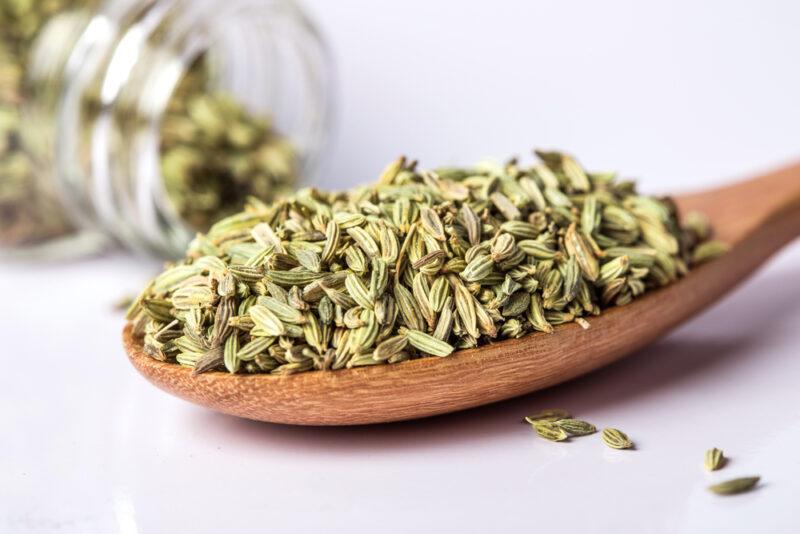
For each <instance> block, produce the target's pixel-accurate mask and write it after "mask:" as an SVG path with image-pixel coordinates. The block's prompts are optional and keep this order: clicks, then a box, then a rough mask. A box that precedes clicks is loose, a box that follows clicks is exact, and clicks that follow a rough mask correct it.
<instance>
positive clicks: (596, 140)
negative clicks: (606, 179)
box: [305, 0, 800, 192]
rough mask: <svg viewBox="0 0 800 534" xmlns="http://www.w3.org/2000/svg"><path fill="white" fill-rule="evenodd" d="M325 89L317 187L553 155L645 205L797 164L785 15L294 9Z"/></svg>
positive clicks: (461, 5) (789, 21) (770, 4)
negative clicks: (310, 30)
mask: <svg viewBox="0 0 800 534" xmlns="http://www.w3.org/2000/svg"><path fill="white" fill-rule="evenodd" d="M305 5H306V6H307V7H308V10H309V12H310V13H311V14H312V15H313V16H314V18H315V19H316V20H317V21H319V23H320V27H321V29H322V30H323V32H324V35H325V37H326V38H327V39H328V42H329V44H330V47H331V50H332V51H333V53H334V58H335V61H336V72H337V75H338V76H337V77H338V97H339V104H338V106H337V109H336V111H337V118H338V127H337V129H336V135H335V137H334V140H333V144H332V146H331V151H330V153H329V155H328V159H327V160H326V163H327V164H326V165H324V166H323V168H322V170H321V175H322V176H325V179H326V181H327V180H330V181H331V182H332V183H334V181H335V183H336V184H337V185H338V184H341V185H342V186H344V185H351V184H354V183H359V182H363V181H364V180H369V179H371V178H372V177H374V176H375V175H376V173H378V172H380V169H382V167H383V165H385V164H386V163H387V162H388V161H390V160H391V159H393V158H394V157H396V156H397V155H398V153H400V152H403V153H407V154H409V155H411V156H413V157H416V158H419V159H420V160H421V162H422V164H423V165H431V166H434V165H439V164H447V163H460V164H468V163H471V162H474V161H476V160H477V159H479V158H482V157H494V158H505V157H506V155H510V154H519V155H523V156H529V154H530V152H529V150H530V148H532V147H534V146H536V147H543V148H559V149H563V150H566V151H569V152H571V153H573V154H575V155H576V156H577V157H578V158H579V159H580V161H581V162H582V163H583V164H584V165H585V166H586V167H587V168H591V169H595V168H596V169H601V168H607V169H613V170H619V171H621V172H622V173H623V174H624V175H626V176H632V177H636V178H637V179H638V180H640V182H641V184H642V188H643V190H645V191H673V192H674V191H676V190H678V189H686V188H700V187H705V186H707V185H710V184H715V183H721V182H724V181H726V180H729V179H731V178H734V177H737V176H742V177H743V176H746V175H747V174H748V173H752V172H755V171H758V170H761V169H763V168H765V167H769V166H772V165H776V164H780V163H782V162H786V161H787V160H791V159H793V158H796V157H797V156H798V146H800V130H798V126H797V125H798V124H800V100H799V99H798V98H797V95H798V94H800V71H798V69H797V68H795V67H796V65H797V58H798V53H800V35H798V33H797V31H796V26H797V21H798V20H799V19H800V6H798V4H797V3H795V2H786V1H765V2H725V1H710V2H690V1H684V0H679V1H675V2H662V3H658V4H653V3H643V2H636V1H620V0H613V1H611V2H584V1H566V2H519V1H513V0H498V1H494V2H476V1H458V2H450V1H442V2H426V1H424V0H408V1H405V2H359V1H355V0H352V1H347V0H344V1H340V2H334V3H331V2H325V1H323V0H306V1H305Z"/></svg>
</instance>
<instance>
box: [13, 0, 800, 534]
mask: <svg viewBox="0 0 800 534" xmlns="http://www.w3.org/2000/svg"><path fill="white" fill-rule="evenodd" d="M16 1H19V2H23V3H24V1H23V0H16ZM203 2H205V0H202V1H201V0H198V1H197V2H196V3H195V5H200V4H201V3H203ZM223 3H224V2H223ZM228 3H231V2H228ZM265 3H271V2H265ZM189 4H191V2H190V3H189ZM189 4H187V5H189ZM9 5H10V4H9ZM300 5H301V7H302V9H303V10H304V11H305V12H306V13H307V14H308V16H309V18H310V19H311V20H312V21H313V23H314V24H315V25H316V27H317V28H318V30H319V32H320V34H321V36H322V38H323V42H324V43H325V49H326V50H327V54H328V55H329V57H330V60H331V63H329V64H327V65H330V66H331V67H332V74H333V78H332V80H333V81H332V83H331V84H326V85H325V91H331V95H332V97H333V98H332V100H330V109H331V110H332V112H333V119H334V120H333V125H332V127H331V129H330V133H329V135H328V136H327V139H326V141H325V143H324V144H322V145H321V146H320V147H319V151H318V154H319V155H320V158H321V159H320V161H319V164H318V165H316V166H315V169H316V170H315V171H314V173H313V175H312V176H311V177H308V178H306V182H305V183H312V184H315V185H319V186H320V187H325V188H345V187H349V186H352V185H355V184H359V183H364V182H367V181H371V180H373V179H375V178H376V177H377V175H378V174H379V173H380V171H381V169H383V167H384V166H385V165H386V164H387V163H388V162H389V161H391V160H393V159H394V158H396V157H397V156H398V155H400V154H406V155H408V156H410V157H413V158H418V159H419V160H420V162H421V165H422V166H423V167H434V166H440V165H448V164H471V163H474V162H476V161H479V160H481V159H484V158H487V157H488V158H496V159H500V160H502V159H505V158H506V157H508V156H512V155H519V156H522V157H525V158H530V157H531V156H530V150H531V149H532V148H533V147H541V148H553V149H562V150H565V151H568V152H570V153H572V154H574V155H575V156H576V157H577V158H578V159H579V161H580V162H581V163H582V164H584V166H586V167H587V168H589V169H597V170H606V169H608V170H618V171H620V172H621V173H622V174H623V175H624V176H626V177H631V178H636V179H637V180H638V181H639V186H640V190H641V191H643V192H652V193H674V192H679V191H682V190H687V189H704V188H708V187H711V186H714V185H719V184H724V183H727V182H729V181H731V180H734V179H738V178H745V177H747V176H749V175H753V174H756V173H758V172H760V171H762V170H766V169H769V168H771V167H774V166H778V165H781V164H783V163H787V162H790V161H793V160H798V159H800V127H798V125H800V98H798V95H800V70H798V68H797V66H798V63H799V62H798V60H800V32H798V31H797V27H798V21H800V3H797V2H792V1H787V0H773V1H759V2H755V1H753V2H729V1H721V0H714V1H708V2H690V1H687V0H679V1H673V2H661V3H653V2H636V1H618V0H617V1H609V2H592V1H564V2H548V1H531V2H523V1H511V0H494V1H492V2H486V1H471V0H459V1H444V0H441V1H437V2H431V1H425V0H404V1H402V2H388V1H382V2H365V1H357V0H338V1H336V2H331V1H326V0H303V2H302V4H300ZM238 24H240V25H241V26H234V28H237V29H240V28H244V27H245V26H246V22H245V21H241V20H240V21H239V22H238ZM4 29H6V30H7V29H8V27H5V28H4ZM232 33H234V34H236V32H232ZM239 35H240V36H243V40H241V42H239V41H236V40H235V39H234V40H233V41H231V42H232V43H234V46H233V48H229V49H228V51H229V52H230V51H233V52H236V50H240V51H242V55H241V57H245V58H247V61H245V64H246V65H253V63H251V62H250V61H251V60H252V59H253V57H257V56H252V55H249V54H251V53H252V51H253V50H259V46H260V44H259V43H260V41H258V40H256V41H255V46H254V45H253V42H250V41H247V40H246V39H244V36H246V35H247V34H246V32H244V31H242V32H240V33H239ZM236 43H238V44H236ZM248 43H249V44H248ZM237 47H239V48H237ZM245 51H247V52H248V54H245V53H244V52H245ZM231 57H234V58H235V57H238V56H237V54H235V53H234V54H233V55H232V56H231ZM241 57H240V59H241ZM229 63H230V64H231V65H233V64H234V63H236V61H234V60H231V61H230V62H229ZM236 72H241V71H240V70H234V71H232V73H236ZM228 74H230V75H229V76H227V77H225V76H223V78H226V79H227V81H228V82H230V83H231V84H232V85H231V87H238V88H239V89H241V95H242V96H243V98H244V100H245V101H247V102H249V103H251V104H253V107H258V105H257V104H259V102H260V100H259V95H260V93H259V92H258V91H256V90H255V89H256V88H258V87H260V85H259V84H255V85H250V84H249V82H248V80H250V78H247V77H245V78H239V77H237V76H235V75H233V74H231V73H228ZM262 74H263V73H262ZM267 74H269V73H268V72H267ZM262 78H263V79H264V80H267V81H268V79H269V76H268V75H267V76H265V77H264V76H262V77H261V78H258V79H259V80H262ZM264 80H262V81H264ZM265 83H267V82H265ZM237 84H238V85H237ZM305 98H306V97H302V98H300V97H298V98H297V99H295V102H294V104H298V102H299V103H303V102H307V100H305ZM326 98H327V97H326ZM312 101H314V102H317V103H318V104H319V101H318V100H313V98H312ZM270 102H271V101H270ZM270 102H267V104H269V103H270ZM262 103H263V102H262ZM136 139H137V138H135V137H133V136H131V137H123V138H122V139H121V140H120V139H117V141H118V142H119V141H121V144H122V145H123V146H128V145H130V146H133V145H134V144H135V143H134V141H135V140H136ZM310 146H313V145H310ZM315 153H317V152H316V151H315ZM148 163H153V162H152V161H149V162H148ZM5 178H7V176H1V175H0V179H5ZM121 205H123V206H127V204H124V203H123V204H121ZM112 207H113V206H112ZM128 207H129V206H128ZM119 213H120V212H119V211H115V209H110V210H109V211H108V212H107V213H105V214H104V217H106V218H107V221H106V223H104V225H102V226H103V228H106V229H107V228H110V227H111V226H110V222H114V218H115V217H116V216H117V215H119ZM109 221H110V222H109ZM798 245H799V244H798V243H794V244H793V245H791V246H789V247H787V248H786V249H785V250H784V251H783V252H781V253H780V254H779V255H778V256H777V257H776V258H774V259H773V260H771V261H770V262H769V264H768V265H767V266H766V267H765V268H764V269H763V270H762V271H760V272H759V273H758V274H757V275H755V276H754V277H753V278H752V279H751V280H750V281H748V282H747V283H746V284H744V285H743V286H742V287H741V288H739V289H738V290H737V291H735V292H734V293H733V294H732V295H730V296H729V297H728V298H726V299H724V300H723V301H721V303H720V304H719V305H717V306H715V307H714V308H712V309H710V310H708V311H707V312H706V313H704V314H702V315H701V316H700V317H698V318H697V319H695V320H693V321H692V322H690V323H689V324H687V325H686V326H684V327H682V328H680V329H678V330H676V331H675V332H674V333H672V334H671V335H670V336H668V337H666V338H665V339H663V340H662V341H660V342H658V343H656V344H655V345H653V346H652V347H649V348H648V349H646V350H643V351H640V352H639V353H638V354H637V355H635V356H633V357H631V358H629V359H626V360H625V361H622V362H620V363H618V364H616V365H614V366H611V367H609V368H607V369H605V370H602V371H600V372H598V373H595V374H592V375H590V376H587V377H584V378H582V379H579V380H577V381H573V382H571V383H568V384H565V385H563V386H559V387H557V388H553V389H550V390H548V391H545V392H542V393H539V394H534V395H529V396H526V397H522V398H519V399H515V400H512V401H509V402H505V403H501V404H498V405H494V406H488V407H484V408H480V409H477V410H471V411H468V412H465V413H461V414H456V415H453V416H447V417H438V418H433V419H429V420H425V421H418V422H409V423H401V424H393V425H384V426H380V427H370V428H344V429H327V428H294V427H283V426H277V425H266V424H257V423H253V422H249V421H244V420H238V419H234V418H230V417H227V416H223V415H219V414H215V413H211V412H209V411H206V410H203V409H201V408H198V407H195V406H193V405H190V404H188V403H184V402H183V401H180V400H178V399H175V398H172V397H170V396H168V395H166V394H164V393H162V392H160V391H158V390H157V389H155V388H154V387H152V386H151V385H150V384H148V383H146V382H145V381H144V380H143V379H142V378H141V377H139V376H138V375H137V374H136V372H135V371H134V370H133V368H132V367H131V366H130V365H129V364H128V362H127V361H126V357H125V354H124V351H123V349H122V346H121V342H120V332H121V329H122V327H123V322H124V320H123V318H122V316H121V313H120V312H119V311H115V309H114V307H115V303H116V302H117V301H119V300H120V299H121V298H123V297H126V296H129V295H131V294H135V293H136V292H138V291H139V290H140V289H141V287H143V285H144V284H145V283H146V281H147V280H148V279H149V278H150V277H151V276H152V275H153V274H155V273H156V272H157V271H158V269H159V268H160V266H161V261H162V260H161V259H160V258H158V257H154V256H152V255H146V254H144V255H143V254H133V253H130V252H126V251H124V250H122V249H121V248H119V247H116V248H114V247H112V248H111V249H105V251H104V252H103V253H101V254H97V253H93V254H86V255H79V256H78V257H77V258H75V257H73V258H71V259H69V260H58V259H55V260H53V259H50V260H48V261H43V260H41V259H37V260H33V259H30V258H28V259H24V258H23V259H20V258H17V259H14V260H3V261H1V262H0V295H2V296H3V302H4V305H3V306H2V308H0V319H1V320H0V340H2V341H3V342H4V344H3V349H2V351H0V354H2V356H0V357H1V358H2V361H3V364H4V365H3V367H4V370H3V372H0V421H3V425H4V429H5V433H4V435H3V438H2V439H0V532H3V533H11V534H16V533H28V532H59V533H65V532H66V533H73V532H74V533H80V534H86V533H109V532H119V533H123V534H135V533H151V532H181V531H186V530H191V531H193V532H198V533H200V532H242V533H245V532H264V531H269V532H308V531H314V532H335V531H341V532H348V533H351V532H375V531H378V532H398V533H399V532H408V531H410V530H412V529H415V530H417V531H420V532H425V531H437V532H448V531H454V532H459V533H467V532H480V533H485V532H517V531H525V532H530V531H531V529H532V528H538V529H540V530H541V529H556V528H558V529H559V530H563V529H566V530H567V531H570V530H572V528H573V527H577V526H578V525H577V523H580V528H581V530H582V531H584V532H608V531H611V530H612V529H613V530H614V531H616V532H628V531H630V532H664V533H667V532H687V533H703V534H707V533H709V532H726V533H727V534H732V533H749V532H752V531H753V526H754V525H758V526H759V528H760V529H762V530H766V531H772V532H792V531H796V527H797V526H798V519H797V517H796V514H795V513H794V507H793V502H794V499H795V496H796V495H797V494H798V492H800V481H798V479H797V476H796V475H797V473H798V470H800V464H798V460H797V454H796V451H797V448H798V447H800V411H799V410H800V408H798V407H800V402H799V401H800V399H799V398H798V393H797V387H796V386H797V376H798V373H800V359H798V358H797V347H798V346H800V338H798V332H797V325H798V324H800V304H799V303H800V300H799V299H798V298H797V289H798V286H797V283H796V280H797V273H798V270H799V269H800V247H799V246H798ZM538 408H567V409H570V410H573V412H574V413H576V414H578V415H579V416H581V417H583V418H585V419H587V420H589V421H592V422H596V423H597V425H598V426H607V425H608V426H618V427H620V428H622V429H623V430H625V431H626V432H628V433H629V434H630V435H631V437H632V438H633V439H634V441H636V443H637V447H638V450H637V451H633V452H631V453H630V454H627V455H624V454H623V455H618V454H615V451H609V450H603V449H602V447H601V446H600V445H599V444H598V443H597V442H596V441H592V440H587V441H576V442H575V443H570V444H567V445H566V446H565V447H553V445H554V444H551V443H545V442H544V441H543V440H536V439H534V436H532V435H531V433H530V429H529V428H527V427H525V426H524V425H519V424H518V420H519V418H520V417H521V416H523V415H525V414H526V413H529V412H531V411H533V410H535V409H538ZM556 445H557V444H556ZM713 446H717V447H720V448H723V449H724V450H725V451H726V454H728V455H730V456H731V458H732V460H731V464H730V468H729V471H726V473H725V474H726V475H727V474H730V475H731V476H738V475H749V474H761V475H762V476H763V477H764V481H765V482H764V484H763V486H762V488H760V489H759V490H758V491H756V492H754V493H753V494H751V495H748V496H743V497H742V498H739V497H737V498H733V499H729V500H726V499H716V498H715V497H714V496H712V495H710V494H709V493H708V492H707V491H706V486H707V485H708V484H709V483H711V481H712V480H714V479H712V476H711V475H708V474H706V473H704V472H703V471H702V468H701V463H702V454H703V451H705V450H706V449H707V448H709V447H713ZM576 521H577V523H576Z"/></svg>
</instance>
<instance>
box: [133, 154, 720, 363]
mask: <svg viewBox="0 0 800 534" xmlns="http://www.w3.org/2000/svg"><path fill="white" fill-rule="evenodd" d="M536 154H537V155H538V156H539V158H540V159H541V163H537V164H534V165H532V166H522V165H520V164H519V163H518V162H517V160H511V161H509V162H508V163H507V164H505V165H488V164H487V165H481V166H478V167H476V168H472V169H469V168H466V169H460V168H443V169H438V170H435V171H421V170H419V169H417V164H416V162H410V161H407V160H406V159H405V158H400V159H398V160H397V161H395V162H393V163H391V164H390V165H389V166H388V167H387V168H386V169H385V170H384V172H383V173H382V174H381V176H380V178H379V180H378V181H377V183H374V184H372V185H368V186H365V187H361V188H357V189H353V190H351V191H347V192H340V193H331V192H324V191H319V190H316V189H310V188H309V189H303V190H300V191H298V192H297V193H296V194H294V195H293V196H291V197H288V198H285V199H283V200H280V201H277V202H274V203H271V204H265V203H263V202H260V201H258V200H255V199H253V200H251V202H250V203H249V204H248V205H247V207H246V209H245V210H244V211H243V212H242V213H239V214H236V215H233V216H230V217H228V218H225V219H223V220H221V221H219V222H218V223H216V224H215V225H214V226H213V227H212V228H211V229H210V230H209V232H208V233H207V234H205V235H198V236H197V238H196V239H195V240H194V241H193V242H192V244H191V245H190V246H189V250H188V252H187V254H186V258H185V259H184V260H183V261H182V262H180V263H177V264H174V265H172V266H171V267H169V268H168V269H167V270H166V271H164V272H163V273H162V274H160V275H159V276H158V277H156V278H155V279H154V280H153V281H152V282H151V283H150V284H149V285H148V286H147V288H145V290H144V291H143V293H142V294H141V295H140V296H139V297H138V298H137V299H136V301H135V302H134V303H133V305H132V306H131V309H130V310H129V312H128V319H129V321H130V322H131V323H132V325H133V331H134V334H135V335H137V336H139V337H141V338H142V339H143V345H144V350H145V352H146V353H147V354H149V355H150V356H152V357H153V358H156V359H158V360H161V361H168V362H177V363H179V364H181V365H185V366H189V367H193V368H194V369H195V371H196V372H204V371H209V370H223V369H226V370H227V371H228V372H231V373H272V374H290V373H297V372H302V371H311V370H331V369H334V370H335V369H342V368H350V367H355V366H364V365H383V364H388V363H398V362H402V361H405V360H410V359H414V358H420V357H425V356H440V357H444V356H448V355H449V354H451V353H452V352H453V351H454V350H457V349H465V348H471V347H476V346H479V345H483V344H486V343H490V342H492V341H493V340H499V339H504V338H516V337H521V336H524V335H526V334H529V333H531V332H534V331H539V332H552V330H553V326H555V325H559V324H562V323H567V322H571V321H577V322H580V323H581V324H582V326H584V327H588V326H589V322H588V321H587V318H589V317H591V316H594V315H598V314H600V313H601V311H602V310H603V309H604V308H606V307H609V306H614V305H616V306H622V305H625V304H628V303H630V302H631V301H632V300H633V299H634V298H636V297H638V296H640V295H642V294H643V293H645V292H646V291H648V290H649V289H652V288H657V287H660V286H664V285H667V284H669V283H670V282H672V281H674V280H676V279H678V278H679V277H680V276H682V275H684V274H686V273H687V272H688V269H689V266H690V265H691V264H693V263H698V262H701V261H705V260H707V259H710V258H712V257H714V256H715V255H718V254H719V253H721V252H723V251H724V246H723V245H721V244H719V243H717V242H713V241H708V239H709V233H710V232H709V228H708V225H707V224H706V223H705V222H704V221H703V219H702V218H701V217H699V216H691V217H687V222H686V223H685V224H684V226H681V225H680V224H679V222H678V216H677V213H676V208H675V205H674V204H673V203H672V202H671V201H670V200H669V199H668V198H663V199H659V198H654V197H648V196H641V195H638V194H637V193H636V190H635V187H634V184H633V183H632V182H629V181H619V180H617V179H616V176H615V175H614V174H613V173H589V172H586V171H584V169H583V168H581V166H580V165H579V164H578V163H577V162H576V161H575V159H573V158H572V157H570V156H568V155H566V154H562V153H558V152H541V151H537V152H536Z"/></svg>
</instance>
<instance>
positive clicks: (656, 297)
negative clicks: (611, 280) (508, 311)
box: [123, 164, 800, 425]
mask: <svg viewBox="0 0 800 534" xmlns="http://www.w3.org/2000/svg"><path fill="white" fill-rule="evenodd" d="M675 201H676V203H677V204H678V207H679V209H680V210H681V212H682V213H686V212H688V211H694V210H697V211H701V212H703V213H704V214H705V215H706V216H707V217H708V218H709V220H710V222H711V224H712V226H713V228H714V229H715V237H716V238H718V239H720V240H722V241H724V242H726V243H728V244H729V245H730V247H731V249H730V251H729V252H728V253H727V254H725V255H724V256H722V257H720V258H718V259H716V260H714V261H712V262H709V263H708V264H706V265H702V266H700V267H698V268H696V269H692V271H691V272H690V273H689V274H688V275H687V276H686V277H684V278H683V279H681V280H679V281H677V282H675V283H673V284H670V285H669V286H667V287H665V288H662V289H658V290H654V291H651V292H648V293H646V294H645V295H644V296H642V297H641V298H638V299H636V300H634V301H633V302H632V303H631V304H629V305H627V306H624V307H618V308H611V309H608V310H605V311H604V312H603V314H602V315H600V316H598V317H590V318H589V319H588V320H589V323H590V328H588V329H583V328H582V327H581V326H579V325H578V324H575V323H570V324H566V325H562V326H559V327H557V328H556V329H555V332H554V333H553V334H542V333H536V334H530V335H527V336H524V337H522V338H519V339H509V340H505V341H499V342H496V343H493V344H490V345H486V346H482V347H479V348H476V349H470V350H461V351H457V352H455V353H453V354H452V355H450V356H448V357H445V358H436V357H428V358H421V359H417V360H411V361H406V362H402V363H398V364H393V365H381V366H371V367H360V368H353V369H343V370H339V371H316V372H306V373H299V374H296V375H289V376H275V375H269V374H255V375H232V374H229V373H224V372H209V373H204V374H199V375H194V374H193V373H192V370H191V369H189V368H186V367H182V366H179V365H176V364H174V363H165V362H160V361H157V360H155V359H153V358H151V357H149V356H147V355H146V354H145V353H144V351H143V348H142V344H141V342H140V340H138V339H136V338H135V337H134V336H133V335H132V332H131V329H130V327H126V329H125V331H124V333H123V341H124V344H125V349H126V351H127V354H128V358H129V359H130V362H131V363H132V364H133V365H134V367H136V369H137V370H138V371H139V372H140V373H141V374H142V375H143V376H144V377H145V378H147V379H148V380H149V381H150V382H152V383H153V384H155V385H156V386H158V387H159V388H161V389H163V390H164V391H167V392H168V393H171V394H173V395H176V396H178V397H181V398H183V399H185V400H188V401H190V402H193V403H195V404H199V405H202V406H205V407H208V408H211V409H213V410H217V411H219V412H223V413H227V414H231V415H236V416H239V417H245V418H248V419H255V420H260V421H270V422H277V423H288V424H301V425H355V424H368V423H382V422H390V421H401V420H406V419H415V418H420V417H427V416H432V415H437V414H443V413H448V412H453V411H457V410H463V409H466V408H471V407H475V406H480V405H483V404H488V403H492V402H497V401H500V400H504V399H508V398H511V397H515V396H518V395H522V394H525V393H530V392H532V391H536V390H539V389H543V388H546V387H549V386H553V385H556V384H559V383H561V382H564V381H567V380H570V379H572V378H575V377H578V376H580V375H583V374H585V373H588V372H590V371H593V370H595V369H598V368H600V367H603V366H605V365H608V364H610V363H612V362H614V361H616V360H618V359H620V358H621V357H623V356H625V355H627V354H630V353H632V352H635V351H636V350H638V349H641V348H642V347H644V346H646V345H648V344H649V343H651V342H653V341H655V340H656V339H658V338H659V337H661V336H663V335H664V334H666V333H667V332H669V331H670V330H672V329H674V328H675V327H677V326H678V325H680V324H681V323H683V322H684V321H686V320H688V319H690V318H691V317H693V316H694V315H696V314H697V313H699V312H701V311H703V310H705V309H707V308H708V307H709V306H710V305H711V304H712V303H714V302H715V301H717V300H718V299H720V298H721V297H722V296H723V295H725V294H726V293H727V292H729V291H730V290H731V289H733V288H734V287H735V286H736V285H737V284H738V283H739V282H741V281H742V280H744V279H745V278H746V277H747V276H748V275H749V274H751V273H752V272H753V271H755V270H756V269H757V268H758V267H759V266H760V265H761V264H762V263H763V262H765V261H766V260H767V259H768V258H769V257H770V256H771V255H772V254H773V253H775V252H776V251H777V250H779V249H780V248H781V247H782V246H783V245H785V244H786V243H788V242H789V241H791V240H792V239H793V238H794V237H796V236H797V235H798V234H800V164H797V165H793V166H789V167H786V168H783V169H780V170H778V171H775V172H771V173H768V174H765V175H763V176H760V177H757V178H753V179H751V180H748V181H744V182H740V183H737V184H734V185H731V186H728V187H723V188H719V189H715V190H711V191H707V192H702V193H697V194H692V195H684V196H681V197H677V198H675ZM742 320H746V317H744V316H743V318H742Z"/></svg>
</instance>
